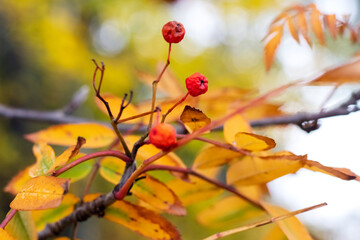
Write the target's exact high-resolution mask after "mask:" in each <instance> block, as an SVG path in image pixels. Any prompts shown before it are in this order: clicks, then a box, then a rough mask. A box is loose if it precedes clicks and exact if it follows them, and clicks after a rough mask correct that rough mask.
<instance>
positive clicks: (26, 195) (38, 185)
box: [10, 176, 70, 210]
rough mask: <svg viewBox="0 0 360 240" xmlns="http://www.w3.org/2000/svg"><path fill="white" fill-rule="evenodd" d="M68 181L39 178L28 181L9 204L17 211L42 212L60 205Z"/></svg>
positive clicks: (54, 178)
mask: <svg viewBox="0 0 360 240" xmlns="http://www.w3.org/2000/svg"><path fill="white" fill-rule="evenodd" d="M69 181H70V180H69V179H62V178H56V177H50V176H40V177H35V178H32V179H30V180H29V181H28V182H27V183H26V184H25V185H24V186H23V188H22V190H21V191H20V192H19V193H18V194H17V195H16V196H15V199H14V200H13V201H12V202H11V203H10V207H11V208H13V209H17V210H42V209H48V208H55V207H57V206H59V205H60V203H61V200H62V199H63V195H64V193H65V192H67V190H68V187H69Z"/></svg>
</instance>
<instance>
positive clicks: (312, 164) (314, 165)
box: [305, 160, 360, 181]
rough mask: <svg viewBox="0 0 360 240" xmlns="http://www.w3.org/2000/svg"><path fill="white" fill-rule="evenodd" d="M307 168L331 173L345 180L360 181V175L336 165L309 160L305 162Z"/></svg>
mask: <svg viewBox="0 0 360 240" xmlns="http://www.w3.org/2000/svg"><path fill="white" fill-rule="evenodd" d="M305 168H307V169H309V170H311V171H315V172H321V173H325V174H329V175H331V176H334V177H337V178H340V179H343V180H357V181H360V177H359V176H358V175H356V174H355V173H353V172H352V171H350V170H349V169H346V168H334V167H327V166H324V165H322V164H320V163H319V162H316V161H311V160H307V161H306V164H305Z"/></svg>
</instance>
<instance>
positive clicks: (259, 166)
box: [226, 153, 306, 185]
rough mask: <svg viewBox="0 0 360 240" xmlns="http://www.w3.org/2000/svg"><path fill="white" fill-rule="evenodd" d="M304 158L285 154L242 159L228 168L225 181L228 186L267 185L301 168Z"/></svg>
mask: <svg viewBox="0 0 360 240" xmlns="http://www.w3.org/2000/svg"><path fill="white" fill-rule="evenodd" d="M305 160H306V156H296V155H289V154H286V153H281V154H278V155H277V154H275V155H270V156H266V157H248V156H246V157H244V158H243V159H241V160H240V161H237V162H235V163H233V164H231V166H230V167H229V169H228V171H227V174H226V179H227V183H228V184H236V185H252V184H259V183H267V182H270V181H272V180H274V179H276V178H279V177H281V176H284V175H286V174H289V173H295V172H297V171H298V170H299V169H300V168H301V167H303V165H304V162H305Z"/></svg>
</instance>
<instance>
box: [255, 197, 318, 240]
mask: <svg viewBox="0 0 360 240" xmlns="http://www.w3.org/2000/svg"><path fill="white" fill-rule="evenodd" d="M262 206H263V207H264V208H265V210H266V211H267V212H268V213H269V214H270V215H271V216H272V217H277V216H279V215H283V214H288V213H289V212H288V211H287V210H285V209H283V208H281V207H278V206H275V205H271V204H269V203H265V202H262ZM276 223H277V224H278V225H279V227H280V228H281V230H282V231H283V232H284V233H285V235H286V236H287V238H288V239H289V240H307V239H308V240H312V239H313V238H312V237H311V235H310V234H309V232H308V231H307V229H306V228H305V227H304V225H302V223H301V222H300V221H299V220H298V219H297V218H296V217H295V216H294V217H290V218H287V219H284V220H281V221H276Z"/></svg>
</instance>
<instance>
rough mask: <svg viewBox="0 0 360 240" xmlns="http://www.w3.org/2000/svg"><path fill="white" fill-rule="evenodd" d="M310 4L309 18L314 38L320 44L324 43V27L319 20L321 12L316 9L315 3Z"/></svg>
mask: <svg viewBox="0 0 360 240" xmlns="http://www.w3.org/2000/svg"><path fill="white" fill-rule="evenodd" d="M310 6H311V8H312V11H311V19H310V21H311V26H312V30H313V32H314V34H315V36H316V38H317V39H318V40H319V43H320V44H321V45H325V36H324V29H323V26H322V24H321V21H320V17H321V14H320V12H319V10H317V8H316V6H315V4H311V5H310Z"/></svg>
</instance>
